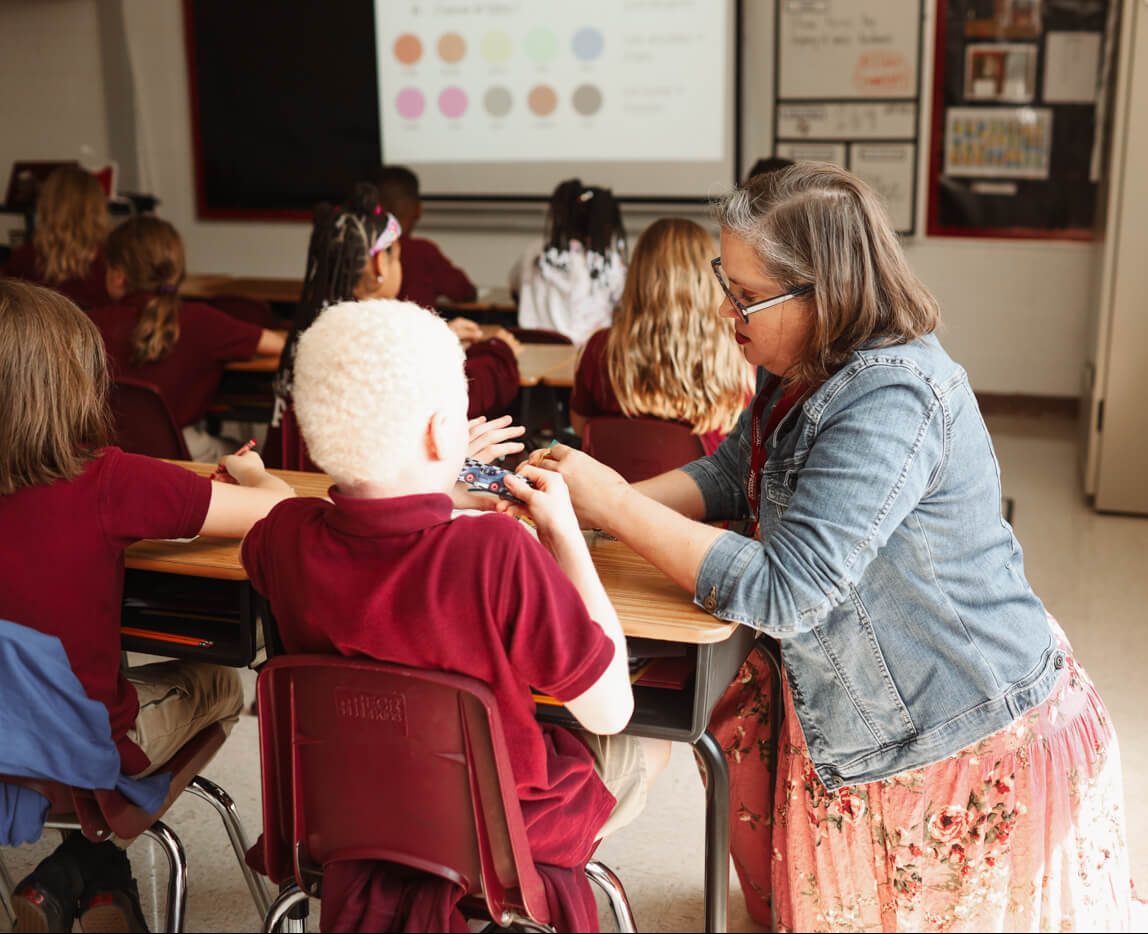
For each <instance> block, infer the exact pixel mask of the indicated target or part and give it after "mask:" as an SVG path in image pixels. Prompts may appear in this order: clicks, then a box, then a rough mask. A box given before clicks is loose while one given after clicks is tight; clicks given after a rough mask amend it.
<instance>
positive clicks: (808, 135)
mask: <svg viewBox="0 0 1148 934" xmlns="http://www.w3.org/2000/svg"><path fill="white" fill-rule="evenodd" d="M775 11H776V24H775V30H774V36H775V42H776V45H777V48H776V54H775V56H774V63H775V64H774V69H775V73H774V96H775V99H774V108H773V115H774V116H773V121H774V125H773V131H774V132H773V139H774V155H777V156H783V157H785V158H787V159H794V160H805V159H809V160H816V161H821V162H833V163H836V164H837V165H840V166H842V167H843V168H846V169H849V171H851V172H853V173H854V174H855V175H858V176H860V177H861V178H862V179H864V180H865V181H866V182H868V183H869V184H870V185H871V186H872V187H873V188H874V190H876V192H877V193H878V194H879V195H880V196H881V198H882V200H883V201H884V204H885V208H886V210H887V211H888V212H889V218H890V220H891V221H892V222H893V226H894V227H895V228H896V229H897V231H898V232H899V233H902V234H912V233H913V232H914V228H915V225H916V216H917V188H918V185H917V140H918V138H919V133H920V71H921V64H920V63H921V41H922V38H921V36H922V28H923V27H922V23H923V20H924V0H777V3H776V6H775Z"/></svg>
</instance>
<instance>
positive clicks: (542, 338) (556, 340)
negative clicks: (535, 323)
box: [507, 328, 574, 344]
mask: <svg viewBox="0 0 1148 934" xmlns="http://www.w3.org/2000/svg"><path fill="white" fill-rule="evenodd" d="M507 330H509V331H510V333H511V334H513V335H514V336H515V337H517V338H518V340H519V341H520V342H522V343H523V344H573V343H574V342H573V341H572V340H570V338H569V337H567V336H566V335H565V334H563V333H562V332H560V331H550V330H547V329H546V328H508V329H507Z"/></svg>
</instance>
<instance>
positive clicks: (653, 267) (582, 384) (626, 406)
mask: <svg viewBox="0 0 1148 934" xmlns="http://www.w3.org/2000/svg"><path fill="white" fill-rule="evenodd" d="M715 252H716V247H715V246H714V242H713V238H712V237H711V236H710V235H709V234H708V233H707V232H706V230H705V228H703V227H702V226H700V225H699V224H696V223H695V222H694V221H691V220H687V219H685V218H681V217H668V218H663V219H661V220H659V221H655V222H654V223H653V224H651V225H650V226H649V227H647V228H646V229H645V230H644V231H642V234H641V236H639V237H638V241H637V243H635V244H634V250H633V254H632V255H631V257H630V267H629V270H628V272H627V274H626V284H625V288H624V289H623V292H622V300H621V302H620V303H619V305H618V309H617V311H616V312H615V313H614V321H613V324H612V325H611V326H610V327H609V328H606V329H603V330H600V331H597V332H595V333H594V335H593V336H591V338H590V340H589V341H587V343H586V347H585V350H584V351H583V352H582V356H581V359H580V360H579V362H578V369H577V372H576V374H575V378H574V390H573V392H572V393H571V396H570V424H571V427H573V428H574V430H575V431H581V430H582V427H583V425H585V423H586V420H587V419H589V418H592V417H593V416H595V415H628V416H631V417H634V416H648V417H651V418H661V419H666V420H667V421H676V422H684V423H685V424H687V425H690V426H692V428H693V430H694V433H695V434H697V435H699V436H700V438H701V441H702V446H703V447H704V448H705V452H706V453H707V454H712V453H713V452H714V451H715V450H716V449H717V446H718V445H719V444H720V443H721V441H722V439H723V438H724V437H725V435H726V433H727V432H729V431H730V429H732V428H733V426H734V424H735V423H736V422H737V417H738V415H740V414H741V411H742V409H744V408H745V406H746V402H747V400H748V399H749V398H750V396H751V395H752V393H753V368H752V367H751V366H749V365H748V364H747V363H746V362H745V359H744V358H743V357H742V355H741V352H740V351H739V350H738V346H737V343H736V341H735V339H734V336H733V333H732V332H731V330H730V328H729V327H728V326H726V325H725V323H724V322H723V321H722V320H721V319H720V318H719V317H718V316H717V314H716V309H717V307H718V305H720V304H721V300H722V295H721V291H720V290H719V288H718V285H717V282H716V280H715V279H714V276H713V273H712V272H711V271H710V260H711V259H712V258H713V256H714V255H715Z"/></svg>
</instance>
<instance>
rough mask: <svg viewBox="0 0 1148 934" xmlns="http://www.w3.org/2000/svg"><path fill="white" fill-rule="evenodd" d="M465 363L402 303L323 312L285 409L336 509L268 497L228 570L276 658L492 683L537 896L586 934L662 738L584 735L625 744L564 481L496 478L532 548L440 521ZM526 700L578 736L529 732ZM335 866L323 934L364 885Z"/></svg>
mask: <svg viewBox="0 0 1148 934" xmlns="http://www.w3.org/2000/svg"><path fill="white" fill-rule="evenodd" d="M463 367H464V354H463V350H462V348H461V346H460V344H459V341H458V339H457V337H456V336H455V335H454V334H453V333H452V332H451V330H450V328H449V327H448V326H447V324H446V322H444V321H442V320H441V319H439V318H438V317H436V316H435V315H434V314H433V313H432V312H430V311H428V310H426V309H424V308H420V307H419V306H417V305H415V304H413V303H411V302H399V301H393V300H366V301H360V302H344V303H341V304H336V305H332V306H331V307H329V308H327V309H326V310H325V311H324V312H323V313H322V314H321V315H320V316H319V317H318V318H317V319H316V320H315V322H314V323H313V324H312V325H311V326H310V327H309V328H308V329H307V330H306V331H305V332H304V333H303V334H302V335H301V336H300V338H299V341H298V346H297V350H296V354H295V362H294V386H293V402H294V409H295V415H296V418H297V419H298V423H299V427H300V429H301V430H302V433H303V437H304V439H305V441H306V442H307V446H308V449H309V451H310V454H311V457H312V458H313V460H314V461H315V463H316V464H318V465H319V467H321V468H322V469H323V470H324V471H326V472H327V473H328V474H330V475H331V478H332V480H333V481H334V484H335V485H334V486H333V487H332V488H331V492H330V497H331V501H330V502H328V501H326V500H322V499H297V500H292V501H288V502H284V503H281V504H280V505H279V506H277V507H276V508H275V509H273V510H272V511H271V513H270V514H269V515H268V516H267V518H266V519H264V520H262V521H261V522H258V523H256V525H255V527H254V528H252V530H251V532H250V533H249V534H248V535H247V538H246V539H245V540H244V543H243V564H244V567H245V568H246V569H247V573H248V575H249V576H250V578H251V581H252V584H253V585H254V587H255V588H256V590H258V591H259V592H260V593H262V594H264V595H265V596H266V597H267V598H268V600H269V602H270V605H271V606H272V607H273V608H274V611H275V617H276V620H277V622H278V626H279V634H280V636H281V637H282V642H283V645H284V647H285V648H286V650H287V651H288V652H312V653H332V654H340V655H362V656H368V657H371V658H376V659H382V660H384V661H391V662H398V663H400V664H405V665H410V666H412V667H417V668H426V669H437V670H444V671H454V672H459V673H463V674H468V675H471V676H473V677H476V678H478V679H479V680H481V681H483V682H485V683H486V684H488V685H489V686H490V688H491V690H492V691H493V693H494V696H495V698H496V700H497V702H498V709H499V712H500V714H501V718H502V725H503V728H504V730H505V734H506V738H507V747H508V749H509V750H510V756H511V765H512V767H513V770H514V776H515V781H516V785H517V794H518V798H519V800H520V801H521V802H522V810H523V816H524V818H525V822H526V831H527V835H528V836H529V838H530V841H531V846H532V849H533V856H534V858H535V860H536V861H537V862H539V863H542V864H546V865H547V866H548V867H550V869H548V870H547V871H548V872H551V873H552V874H553V875H554V878H553V879H552V881H556V882H557V883H558V884H557V885H556V886H554V887H549V888H550V889H551V891H552V892H553V891H564V892H567V893H570V895H571V897H569V898H567V899H563V900H561V904H560V905H558V906H555V907H556V912H555V913H556V914H557V915H560V916H561V917H563V918H565V922H564V923H563V925H562V926H561V927H560V930H576V931H585V930H596V929H597V913H596V910H595V909H594V901H593V897H592V896H591V895H590V893H589V890H588V887H587V886H586V882H585V873H584V868H585V863H586V860H587V859H588V858H589V856H590V854H591V852H592V850H593V847H594V845H595V842H596V841H597V840H598V839H600V838H601V837H603V836H604V835H606V834H607V833H609V832H611V831H612V830H614V829H616V828H617V827H619V826H621V825H623V824H625V823H627V822H628V821H630V820H631V819H633V817H634V816H635V815H636V814H637V813H638V812H639V811H640V810H641V808H642V806H643V805H644V802H645V798H646V789H647V786H648V785H649V783H650V781H651V780H652V779H653V777H654V776H655V775H656V774H657V773H658V772H659V771H660V770H661V768H663V767H664V765H665V760H666V756H667V752H668V750H667V748H666V747H667V745H668V744H666V743H663V742H660V741H654V740H645V739H641V740H639V739H637V738H634V737H617V736H609V735H597V734H614V733H617V732H618V731H620V730H621V729H622V728H623V727H625V725H626V723H627V722H628V721H629V719H630V714H631V712H632V710H633V695H632V693H631V690H630V682H629V677H628V673H627V656H626V641H625V637H624V636H623V634H622V630H621V626H620V625H619V623H618V618H617V615H616V614H615V612H614V608H613V606H612V605H611V604H610V601H609V598H608V597H607V596H606V593H605V590H604V589H603V587H602V584H601V582H600V581H599V579H598V575H597V573H596V571H595V569H594V565H593V563H592V562H591V560H590V554H589V551H588V550H587V547H586V542H585V539H584V538H583V536H582V532H581V530H580V529H579V527H578V523H577V521H576V519H575V517H574V513H573V511H572V510H571V508H570V501H569V498H568V496H567V494H566V490H565V487H564V485H563V484H562V482H561V480H559V481H558V482H556V483H548V482H545V480H544V479H543V478H544V477H551V476H553V475H552V474H548V473H545V472H543V471H540V470H536V469H534V468H524V473H525V475H526V476H527V477H528V478H529V479H531V480H532V481H533V482H534V483H535V484H536V486H535V487H531V486H530V485H528V484H527V483H526V482H525V480H523V479H520V478H517V477H514V476H512V477H511V478H510V479H508V481H507V484H508V486H509V487H511V488H512V489H513V492H514V494H515V495H516V496H519V497H520V498H521V499H522V500H524V501H525V504H526V505H525V508H526V509H527V510H529V513H530V516H531V517H532V519H533V521H534V522H535V524H536V526H537V530H538V538H537V539H536V538H535V537H534V535H532V534H531V532H530V531H528V530H527V528H526V527H525V526H524V525H523V524H521V523H519V522H517V521H515V520H514V519H511V518H510V517H508V516H503V515H497V514H488V515H477V516H475V515H463V516H459V517H458V518H454V519H452V518H451V507H452V501H451V495H450V494H451V492H452V490H453V488H454V484H455V480H456V478H457V476H458V473H459V470H460V468H461V467H462V465H463V461H464V458H465V456H466V454H467V450H468V446H469V444H470V430H469V427H468V423H467V386H466V379H465V376H464V369H463ZM494 502H496V501H494V500H493V498H491V502H490V505H493V503H494ZM532 687H533V688H537V689H539V690H542V691H545V692H547V693H549V694H552V695H553V696H555V697H557V698H558V699H559V700H561V701H562V702H563V703H565V704H566V706H567V709H568V710H569V711H570V713H571V714H573V716H574V717H575V719H576V720H577V721H578V722H579V723H580V724H581V725H582V726H583V727H584V728H585V729H586V730H589V731H591V732H589V733H575V732H574V731H571V730H569V729H566V728H564V727H560V726H557V725H553V724H540V723H539V722H538V721H537V720H536V719H535V716H534V701H533V699H532V697H531V688H532ZM380 781H381V782H383V784H384V785H385V781H386V776H380ZM331 868H332V867H328V869H329V871H328V873H327V874H326V875H325V876H324V881H323V895H324V897H323V918H322V923H321V927H322V928H323V930H337V931H343V930H357V929H358V928H356V927H354V919H352V918H348V917H344V916H342V915H341V914H340V912H341V911H342V910H343V909H347V910H350V908H351V907H353V906H354V905H355V904H356V902H357V900H356V899H353V898H349V897H345V896H346V895H347V894H348V893H349V891H350V890H353V889H354V888H355V887H356V886H357V885H359V884H360V883H361V881H362V879H363V875H361V874H357V873H358V870H356V868H355V867H353V866H352V865H351V864H341V865H339V866H338V868H337V870H336V871H335V872H334V873H332V872H331V871H330V869H331ZM363 871H364V872H367V870H363ZM419 884H420V883H419V882H418V881H417V880H410V881H408V882H405V883H400V882H399V881H396V883H395V887H394V888H393V889H392V890H391V891H392V892H393V896H394V899H395V901H396V905H397V904H398V902H399V901H400V898H402V903H403V904H411V902H410V901H409V900H406V899H405V896H404V897H400V895H399V890H400V889H401V888H403V887H405V886H408V885H409V886H418V885H419ZM432 889H433V891H437V892H441V891H442V889H441V887H435V886H433V885H432ZM428 894H429V893H428ZM444 907H446V909H447V910H448V911H449V906H444ZM450 929H451V930H454V928H453V927H452V928H450Z"/></svg>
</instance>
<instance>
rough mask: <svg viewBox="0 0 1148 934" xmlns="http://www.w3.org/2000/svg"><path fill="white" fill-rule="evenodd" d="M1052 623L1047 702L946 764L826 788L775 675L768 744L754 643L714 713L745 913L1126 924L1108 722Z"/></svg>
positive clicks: (759, 657)
mask: <svg viewBox="0 0 1148 934" xmlns="http://www.w3.org/2000/svg"><path fill="white" fill-rule="evenodd" d="M1050 621H1051V620H1050ZM1051 622H1052V625H1053V627H1054V629H1055V631H1056V632H1057V634H1058V635H1059V636H1060V639H1061V647H1062V649H1064V651H1065V652H1066V653H1067V654H1066V665H1065V673H1064V676H1062V677H1061V678H1060V680H1059V681H1058V682H1057V684H1056V686H1055V687H1054V688H1053V690H1052V692H1051V694H1050V695H1049V697H1048V699H1047V700H1046V701H1045V702H1044V703H1042V704H1041V705H1039V706H1037V707H1035V708H1033V709H1032V710H1029V711H1028V712H1026V713H1025V714H1023V715H1022V716H1020V717H1019V718H1017V720H1015V721H1014V722H1013V723H1012V724H1010V725H1009V726H1008V727H1006V728H1005V729H1003V730H1000V731H998V732H997V733H994V734H993V735H991V736H988V737H986V738H985V739H982V740H980V741H978V742H976V743H974V744H972V745H970V746H968V747H966V748H964V749H962V750H960V751H959V752H957V753H955V754H954V755H952V756H949V757H948V758H946V759H943V760H941V761H939V762H935V763H932V764H930V765H927V766H923V767H921V768H917V769H912V770H909V771H906V772H902V773H899V774H897V775H894V776H892V777H891V778H887V779H884V780H881V781H876V782H870V783H868V784H864V785H855V786H852V787H847V788H841V789H839V790H837V791H835V792H830V791H827V790H826V789H825V786H824V785H823V784H822V783H821V780H820V779H819V778H818V777H817V774H816V772H815V771H814V769H813V763H812V761H811V760H810V758H809V753H808V750H807V748H806V745H805V740H804V737H803V735H802V732H801V727H800V724H799V723H798V720H797V717H796V715H795V713H794V710H793V699H792V695H791V694H790V691H789V686H788V683H787V682H786V681H785V679H784V678H783V679H782V684H781V691H780V694H779V696H780V698H781V700H782V703H783V706H784V719H783V721H782V725H781V727H780V742H779V743H776V744H775V742H774V740H773V734H774V724H773V722H772V721H773V714H774V713H775V711H774V710H773V709H772V707H773V697H774V693H773V690H774V685H775V684H776V675H775V673H774V669H773V666H772V664H771V663H770V661H769V660H768V659H767V658H766V657H765V656H764V654H763V650H761V649H758V650H755V651H754V652H753V653H752V654H751V655H750V657H749V659H748V660H747V661H746V662H745V664H744V665H743V666H742V668H741V670H740V671H739V672H738V676H737V677H736V678H735V679H734V681H733V683H732V684H731V685H730V686H729V688H728V689H727V691H726V693H725V695H724V696H723V697H722V699H721V701H719V703H718V706H717V707H716V708H715V711H714V716H713V718H712V719H711V722H710V729H711V732H712V733H713V735H714V736H715V738H716V739H717V741H718V742H719V743H720V744H721V746H722V748H723V750H724V751H725V755H726V758H727V760H728V762H729V771H730V796H731V801H730V804H731V823H732V827H731V850H732V854H733V858H734V865H735V867H736V869H737V874H738V877H739V879H740V880H741V884H742V891H743V892H744V894H745V899H746V904H747V907H748V909H749V913H750V915H751V916H752V917H753V918H754V919H755V920H756V921H757V922H758V923H760V924H763V925H767V926H773V927H774V929H775V930H778V931H926V930H928V931H1017V930H1019V931H1062V930H1088V931H1117V930H1128V928H1129V923H1130V915H1129V912H1130V909H1131V905H1132V892H1131V882H1130V879H1131V877H1130V874H1129V867H1128V855H1127V848H1126V842H1125V829H1124V797H1123V789H1122V780H1121V771H1120V755H1119V750H1118V747H1117V742H1116V736H1115V733H1114V732H1113V729H1112V725H1111V722H1110V720H1109V717H1108V712H1107V711H1106V709H1105V707H1104V704H1103V703H1102V701H1101V700H1100V697H1099V695H1098V694H1097V693H1096V690H1095V688H1094V687H1093V685H1092V682H1091V681H1089V679H1088V677H1087V675H1086V674H1085V673H1084V670H1083V669H1082V668H1081V667H1080V666H1079V665H1078V664H1077V663H1076V661H1075V659H1074V658H1073V657H1072V655H1071V650H1070V649H1069V646H1068V643H1067V640H1066V639H1065V638H1064V636H1063V633H1061V632H1060V630H1059V627H1058V626H1057V625H1056V623H1055V621H1051ZM775 751H776V753H777V762H776V766H777V774H778V776H779V779H778V780H777V781H776V783H775V782H774V764H775V763H774V761H773V760H774V753H775Z"/></svg>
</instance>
